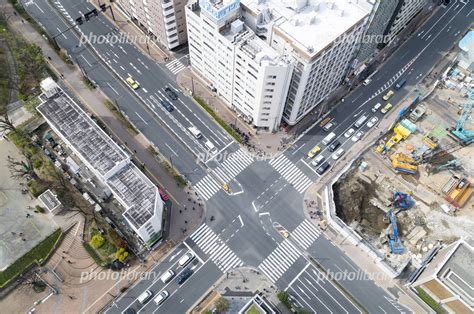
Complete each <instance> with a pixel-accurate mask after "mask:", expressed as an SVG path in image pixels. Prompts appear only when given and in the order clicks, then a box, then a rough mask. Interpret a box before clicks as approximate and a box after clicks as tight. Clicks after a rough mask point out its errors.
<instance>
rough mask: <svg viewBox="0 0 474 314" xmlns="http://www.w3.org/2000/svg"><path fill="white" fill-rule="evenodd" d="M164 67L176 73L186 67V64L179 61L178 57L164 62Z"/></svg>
mask: <svg viewBox="0 0 474 314" xmlns="http://www.w3.org/2000/svg"><path fill="white" fill-rule="evenodd" d="M166 67H167V68H168V70H170V72H171V73H173V74H178V73H179V72H181V71H182V70H184V68H186V66H185V65H184V64H183V63H182V62H181V61H179V59H176V60H173V61H171V62H168V63H167V64H166Z"/></svg>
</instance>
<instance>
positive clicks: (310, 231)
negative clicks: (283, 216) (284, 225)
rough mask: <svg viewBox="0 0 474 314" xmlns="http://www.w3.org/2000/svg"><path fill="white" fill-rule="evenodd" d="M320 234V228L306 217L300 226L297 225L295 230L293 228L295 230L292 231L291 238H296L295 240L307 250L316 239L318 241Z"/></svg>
mask: <svg viewBox="0 0 474 314" xmlns="http://www.w3.org/2000/svg"><path fill="white" fill-rule="evenodd" d="M320 234H321V230H319V229H318V228H317V227H316V226H315V225H313V224H312V223H311V222H310V221H309V220H307V219H305V220H303V222H302V223H300V224H299V226H298V227H296V229H295V230H293V232H291V233H290V239H293V240H295V241H294V242H296V243H297V244H298V245H299V246H300V247H302V248H303V250H306V249H307V248H309V247H310V246H311V244H313V242H314V241H316V239H317V238H318V237H319V235H320Z"/></svg>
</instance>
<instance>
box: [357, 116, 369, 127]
mask: <svg viewBox="0 0 474 314" xmlns="http://www.w3.org/2000/svg"><path fill="white" fill-rule="evenodd" d="M365 120H367V116H362V117H360V118H359V119H357V121H356V122H355V123H354V126H355V127H356V128H360V127H361V126H362V125H364V122H365Z"/></svg>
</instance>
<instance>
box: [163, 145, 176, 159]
mask: <svg viewBox="0 0 474 314" xmlns="http://www.w3.org/2000/svg"><path fill="white" fill-rule="evenodd" d="M165 145H166V147H168V149H169V150H170V151H172V152H173V154H175V155H176V156H178V157H179V155H178V154H177V153H176V152H175V151H174V150H173V149H172V148H171V147H170V146H169V145H168V143H165Z"/></svg>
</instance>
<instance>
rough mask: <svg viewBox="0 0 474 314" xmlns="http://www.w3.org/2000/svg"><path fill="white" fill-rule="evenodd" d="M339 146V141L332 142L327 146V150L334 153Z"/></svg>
mask: <svg viewBox="0 0 474 314" xmlns="http://www.w3.org/2000/svg"><path fill="white" fill-rule="evenodd" d="M339 146H341V142H339V141H337V140H336V141H334V142H332V143H331V145H329V147H328V149H329V151H330V152H333V151H335V150H336V149H337V148H338V147H339Z"/></svg>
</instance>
